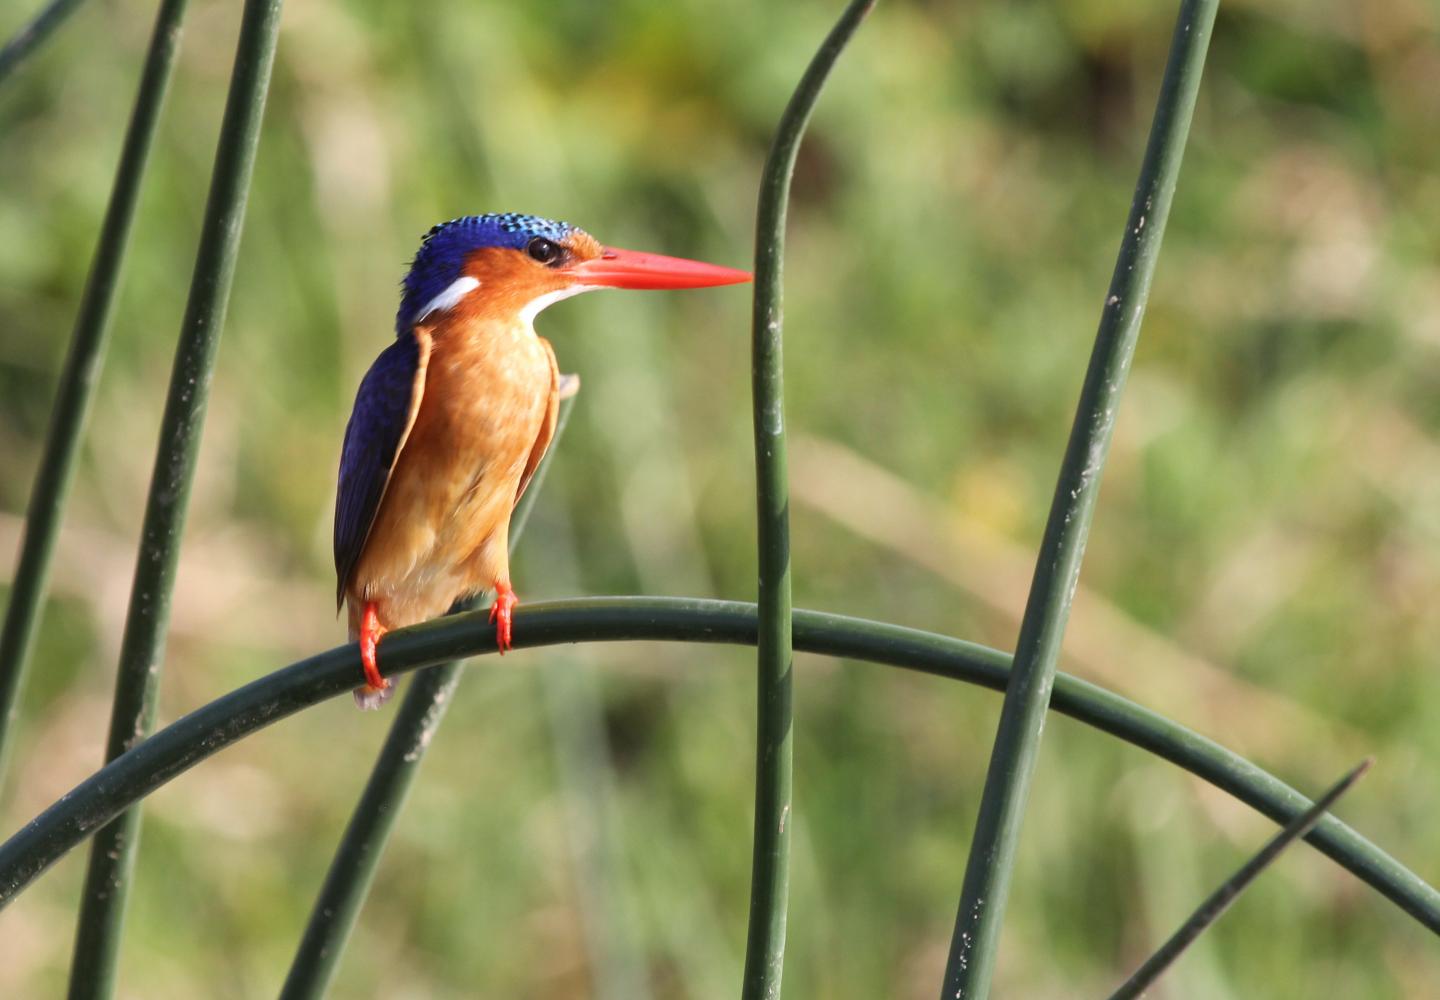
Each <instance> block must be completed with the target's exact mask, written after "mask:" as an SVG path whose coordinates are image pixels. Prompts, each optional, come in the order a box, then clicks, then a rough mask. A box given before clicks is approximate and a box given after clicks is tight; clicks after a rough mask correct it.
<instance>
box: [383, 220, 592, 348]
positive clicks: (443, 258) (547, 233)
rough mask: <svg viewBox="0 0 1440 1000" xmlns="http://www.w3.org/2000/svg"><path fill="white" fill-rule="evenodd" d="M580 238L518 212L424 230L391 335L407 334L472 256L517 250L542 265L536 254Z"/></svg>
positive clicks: (557, 224) (550, 222)
mask: <svg viewBox="0 0 1440 1000" xmlns="http://www.w3.org/2000/svg"><path fill="white" fill-rule="evenodd" d="M581 232H583V230H580V229H578V228H576V227H575V226H572V225H570V224H569V223H568V222H556V221H554V220H552V219H542V218H540V217H539V216H538V215H521V214H520V213H518V212H498V213H491V214H489V215H464V216H461V217H460V218H458V219H451V220H450V221H449V222H442V223H439V224H438V225H435V226H432V227H430V231H429V232H428V233H426V234H425V239H424V241H423V242H422V243H421V244H420V249H419V250H418V251H416V253H415V259H414V260H413V261H412V262H411V263H410V271H409V273H408V274H406V275H405V281H404V283H403V285H402V286H401V287H402V293H401V296H400V311H399V312H398V313H397V314H396V316H395V332H396V334H397V335H398V334H402V333H404V332H405V331H406V330H408V329H409V328H410V325H411V324H412V323H414V322H415V321H416V320H417V319H418V318H419V317H418V316H417V313H418V312H419V311H420V310H421V309H422V308H423V307H425V306H426V305H427V304H428V303H431V302H434V301H435V300H436V298H437V296H440V295H442V294H443V293H444V292H445V291H446V289H449V288H452V287H454V285H455V282H456V281H458V280H459V279H460V278H461V277H463V275H464V272H465V265H466V263H467V262H468V261H469V260H470V257H471V255H472V254H474V253H475V252H476V251H478V250H485V249H488V248H491V247H494V248H499V249H506V250H517V251H520V252H522V253H527V252H528V253H530V254H531V255H532V256H535V257H536V259H537V261H540V262H541V263H545V261H544V260H541V257H540V256H539V255H540V254H544V253H550V252H553V251H552V250H551V249H550V248H551V247H565V246H566V245H568V244H569V243H570V242H571V237H572V236H573V235H574V234H576V233H581ZM537 241H539V242H537ZM532 244H534V247H533V249H532ZM546 244H548V247H547V246H546Z"/></svg>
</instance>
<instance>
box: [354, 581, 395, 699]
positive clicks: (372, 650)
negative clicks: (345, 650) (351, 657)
mask: <svg viewBox="0 0 1440 1000" xmlns="http://www.w3.org/2000/svg"><path fill="white" fill-rule="evenodd" d="M386 631H387V630H386V629H385V628H382V627H381V625H380V617H379V616H378V615H377V614H376V613H375V602H374V601H366V602H365V611H364V613H363V614H362V615H361V616H360V663H361V665H363V666H364V668H365V685H366V687H368V688H370V689H371V690H373V691H384V690H385V689H386V688H388V687H389V686H390V682H389V681H388V680H386V679H385V678H384V677H381V676H380V667H379V665H378V664H377V663H376V662H375V654H376V647H377V646H379V644H380V637H381V636H383V635H384V634H385V632H386Z"/></svg>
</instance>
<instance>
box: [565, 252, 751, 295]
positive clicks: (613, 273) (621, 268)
mask: <svg viewBox="0 0 1440 1000" xmlns="http://www.w3.org/2000/svg"><path fill="white" fill-rule="evenodd" d="M569 270H570V273H571V274H573V275H574V276H575V279H576V280H577V281H578V282H579V283H580V284H582V285H597V286H599V287H601V288H708V287H710V286H711V285H738V284H740V283H741V282H745V281H750V280H751V276H750V272H749V271H737V270H735V269H734V268H733V267H720V266H719V265H717V264H705V263H702V262H700V261H698V260H685V259H684V258H683V257H663V256H661V255H660V254H658V253H637V252H636V251H634V250H619V249H617V248H615V247H604V248H602V250H601V253H600V256H599V257H596V258H594V259H593V260H586V261H581V262H580V263H579V264H576V265H574V266H573V267H571V268H570V269H569Z"/></svg>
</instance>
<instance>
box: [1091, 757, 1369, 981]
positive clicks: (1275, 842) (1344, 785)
mask: <svg viewBox="0 0 1440 1000" xmlns="http://www.w3.org/2000/svg"><path fill="white" fill-rule="evenodd" d="M1374 762H1375V761H1374V759H1373V758H1366V759H1365V760H1362V761H1361V762H1360V763H1359V764H1357V765H1356V766H1355V767H1354V768H1352V769H1351V771H1350V773H1349V774H1347V775H1345V777H1343V778H1341V779H1340V780H1339V781H1337V782H1336V783H1335V784H1334V786H1332V787H1331V789H1330V790H1329V791H1328V792H1326V793H1325V794H1324V795H1322V796H1320V798H1318V799H1316V800H1315V804H1314V805H1312V806H1311V807H1310V808H1309V809H1306V810H1305V811H1304V812H1303V813H1301V814H1300V815H1298V816H1296V817H1295V818H1294V819H1292V820H1291V821H1290V822H1289V823H1287V824H1286V825H1285V829H1283V830H1281V831H1280V832H1279V833H1277V834H1276V835H1275V836H1274V837H1272V838H1270V840H1269V841H1268V842H1267V843H1266V844H1265V846H1264V847H1262V848H1260V850H1259V852H1258V853H1256V855H1255V856H1254V857H1252V858H1251V859H1250V860H1249V861H1247V862H1245V864H1243V865H1241V866H1240V868H1239V869H1238V870H1237V871H1236V872H1235V874H1233V875H1231V876H1230V877H1229V878H1228V879H1226V880H1225V882H1224V883H1223V884H1222V885H1221V886H1220V888H1218V889H1216V890H1215V891H1214V892H1213V893H1211V894H1210V895H1209V896H1208V897H1207V898H1206V900H1205V902H1203V903H1201V904H1200V906H1199V907H1198V908H1197V909H1196V910H1195V912H1194V913H1192V914H1191V915H1190V917H1189V919H1187V920H1186V921H1185V923H1183V924H1181V925H1180V929H1179V930H1177V931H1176V932H1175V933H1174V934H1173V935H1171V936H1170V938H1169V939H1168V940H1167V941H1166V942H1165V943H1164V944H1163V945H1161V946H1160V948H1159V949H1158V950H1157V951H1156V952H1155V954H1153V955H1151V956H1150V957H1149V958H1147V959H1146V960H1145V963H1144V964H1143V965H1141V966H1140V968H1138V969H1136V970H1135V974H1134V975H1132V976H1131V977H1130V978H1129V979H1127V980H1125V982H1124V983H1122V984H1121V986H1120V988H1119V989H1117V990H1116V991H1115V992H1114V993H1112V994H1111V995H1110V1000H1136V998H1137V997H1139V996H1141V995H1142V994H1143V993H1144V992H1145V991H1146V990H1148V989H1149V988H1150V987H1151V986H1153V985H1155V981H1156V980H1157V979H1159V978H1160V976H1161V974H1163V973H1164V972H1165V970H1166V969H1168V968H1170V966H1171V965H1173V964H1174V963H1175V960H1176V959H1178V958H1179V957H1180V956H1181V955H1182V954H1183V953H1184V951H1185V949H1186V948H1188V947H1190V945H1192V944H1193V943H1194V942H1195V939H1196V938H1198V937H1199V936H1200V935H1201V934H1203V933H1204V932H1205V929H1206V928H1207V927H1209V926H1210V925H1211V924H1213V923H1214V922H1215V921H1216V920H1218V919H1219V918H1220V914H1222V913H1224V912H1225V911H1226V910H1228V909H1229V908H1230V904H1231V903H1233V902H1235V900H1236V899H1238V898H1239V896H1240V894H1241V893H1242V892H1244V891H1245V889H1246V888H1247V887H1248V886H1249V885H1250V883H1252V882H1254V881H1255V879H1256V878H1257V877H1259V875H1260V873H1261V872H1263V871H1264V870H1265V869H1266V868H1268V867H1270V865H1271V864H1272V863H1273V862H1274V861H1275V859H1276V858H1278V857H1280V855H1281V854H1282V853H1283V852H1284V850H1285V848H1287V847H1289V846H1290V845H1291V844H1293V843H1294V842H1295V841H1297V840H1299V839H1300V838H1301V837H1303V836H1304V835H1305V834H1307V833H1309V832H1310V830H1311V828H1312V827H1314V826H1315V824H1316V823H1318V822H1320V817H1322V816H1324V815H1325V813H1326V812H1328V811H1329V809H1330V807H1331V806H1333V805H1334V804H1335V803H1336V802H1337V801H1338V800H1339V798H1340V796H1342V795H1344V794H1345V793H1346V792H1348V791H1349V790H1350V786H1352V785H1354V784H1355V782H1357V781H1359V780H1360V777H1361V776H1362V775H1363V774H1364V773H1365V772H1366V771H1368V770H1370V765H1371V764H1373V763H1374Z"/></svg>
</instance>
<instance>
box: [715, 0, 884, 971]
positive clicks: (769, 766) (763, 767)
mask: <svg viewBox="0 0 1440 1000" xmlns="http://www.w3.org/2000/svg"><path fill="white" fill-rule="evenodd" d="M874 5H875V0H852V2H851V3H850V4H848V5H847V6H846V8H845V10H844V12H843V13H842V14H841V15H840V20H839V21H837V22H836V24H835V27H833V28H832V29H831V30H830V33H829V35H827V36H826V38H825V41H824V42H823V43H821V45H820V49H819V51H817V52H816V53H815V56H814V58H813V59H811V61H810V65H809V67H808V68H807V69H806V70H805V74H804V76H802V77H801V78H800V84H799V86H797V87H796V88H795V93H794V94H793V95H792V96H791V98H790V103H789V104H788V105H787V106H786V108H785V111H784V113H783V114H782V115H781V116H780V123H779V125H778V126H777V128H776V131H775V139H774V141H773V142H772V143H771V145H770V153H769V155H768V156H767V157H766V159H765V167H764V170H763V171H762V173H761V178H760V198H759V204H758V206H757V208H756V220H755V301H754V320H753V322H754V326H753V331H752V339H751V352H752V353H751V380H752V392H753V396H754V424H755V515H756V543H757V547H758V550H759V590H758V594H759V597H758V606H759V609H760V612H759V613H760V625H759V629H760V631H759V641H758V642H757V644H756V655H755V660H756V680H757V688H758V691H757V697H756V751H755V834H754V847H753V853H752V859H751V874H750V920H749V929H748V931H747V933H746V940H745V973H744V979H743V982H742V986H741V994H740V995H741V996H742V997H743V998H745V1000H760V998H766V1000H771V998H774V997H778V996H779V995H780V983H781V975H782V972H783V970H784V964H785V915H786V908H787V904H788V897H789V888H790V829H791V817H790V806H791V797H792V778H793V773H792V756H793V742H792V739H791V736H792V730H791V716H792V710H793V699H794V694H793V672H792V670H791V666H792V661H793V658H794V657H793V650H792V637H791V628H792V625H791V607H790V486H789V481H788V475H789V473H788V471H787V468H786V453H785V379H784V362H783V351H782V347H783V333H784V319H783V312H782V296H783V287H782V272H783V266H784V258H785V217H786V212H787V209H788V207H789V202H790V181H791V178H792V177H793V176H794V173H795V157H796V154H797V153H798V152H799V149H800V140H801V138H802V137H803V136H804V135H805V127H806V125H807V124H809V121H810V115H811V113H812V112H813V111H814V110H815V102H816V101H817V100H819V98H820V91H821V89H822V88H823V87H824V86H825V80H826V78H827V77H828V76H829V75H830V70H831V69H832V68H833V67H834V65H835V62H836V60H837V59H839V58H840V53H841V52H843V51H844V50H845V46H846V45H847V44H848V43H849V41H850V39H851V38H852V37H853V36H854V34H855V31H856V29H857V28H859V27H860V22H861V21H862V20H864V18H865V15H866V14H868V13H869V12H870V9H871V8H872V7H873V6H874Z"/></svg>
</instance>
